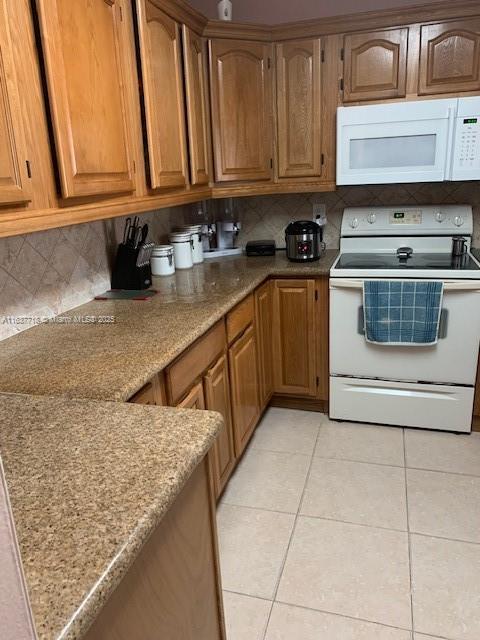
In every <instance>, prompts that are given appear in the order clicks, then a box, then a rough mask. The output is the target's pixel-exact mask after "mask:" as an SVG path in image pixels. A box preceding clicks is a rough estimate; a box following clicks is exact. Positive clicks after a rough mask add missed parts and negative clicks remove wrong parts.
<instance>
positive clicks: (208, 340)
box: [167, 321, 225, 405]
mask: <svg viewBox="0 0 480 640" xmlns="http://www.w3.org/2000/svg"><path fill="white" fill-rule="evenodd" d="M224 349H225V326H224V323H223V321H220V322H218V323H217V324H216V325H215V326H214V327H213V328H212V329H210V331H208V332H207V333H206V334H205V335H204V336H203V337H202V338H200V339H199V340H197V342H195V343H194V344H193V345H192V346H191V347H189V349H188V350H187V351H186V352H185V353H184V354H182V355H181V356H180V357H179V358H178V359H177V360H176V361H175V362H174V363H173V364H172V365H171V366H170V367H168V369H167V389H168V400H169V403H170V404H172V405H175V404H177V402H178V400H180V398H181V397H182V395H183V394H184V393H185V391H187V389H188V388H189V387H191V386H192V383H193V382H194V380H195V379H196V378H198V377H199V376H201V375H202V374H203V373H204V371H206V370H207V369H208V367H209V366H210V365H211V364H212V362H213V361H214V360H216V358H218V356H219V355H220V354H221V353H222V352H223V350H224Z"/></svg>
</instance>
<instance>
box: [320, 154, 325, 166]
mask: <svg viewBox="0 0 480 640" xmlns="http://www.w3.org/2000/svg"><path fill="white" fill-rule="evenodd" d="M320 164H321V165H324V164H325V154H324V153H322V155H321V156H320Z"/></svg>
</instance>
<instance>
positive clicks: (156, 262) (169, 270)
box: [150, 244, 175, 276]
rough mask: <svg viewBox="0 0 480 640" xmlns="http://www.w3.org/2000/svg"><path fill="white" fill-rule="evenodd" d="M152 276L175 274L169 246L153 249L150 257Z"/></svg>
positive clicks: (171, 250)
mask: <svg viewBox="0 0 480 640" xmlns="http://www.w3.org/2000/svg"><path fill="white" fill-rule="evenodd" d="M150 266H151V267H152V275H153V276H171V275H172V274H173V273H175V260H174V257H173V247H172V245H171V244H159V245H157V246H156V247H153V251H152V255H151V257H150Z"/></svg>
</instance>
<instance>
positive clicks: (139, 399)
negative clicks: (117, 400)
mask: <svg viewBox="0 0 480 640" xmlns="http://www.w3.org/2000/svg"><path fill="white" fill-rule="evenodd" d="M129 402H133V403H134V404H153V405H158V406H161V407H163V406H165V405H166V404H167V399H166V394H165V381H164V378H163V373H159V374H157V375H156V376H154V377H153V378H152V379H151V380H150V382H147V384H146V385H145V386H144V387H142V388H141V389H140V391H137V393H136V394H135V395H134V396H132V397H131V398H130V400H129Z"/></svg>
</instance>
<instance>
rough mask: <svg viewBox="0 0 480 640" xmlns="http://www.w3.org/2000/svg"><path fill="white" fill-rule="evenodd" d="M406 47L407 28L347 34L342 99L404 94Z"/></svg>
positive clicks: (369, 98) (399, 96) (360, 99)
mask: <svg viewBox="0 0 480 640" xmlns="http://www.w3.org/2000/svg"><path fill="white" fill-rule="evenodd" d="M407 48H408V28H398V29H389V30H384V31H370V32H364V33H353V34H348V35H346V36H345V39H344V89H343V101H344V102H356V101H362V100H383V99H386V98H403V97H405V95H406V81H407Z"/></svg>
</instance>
